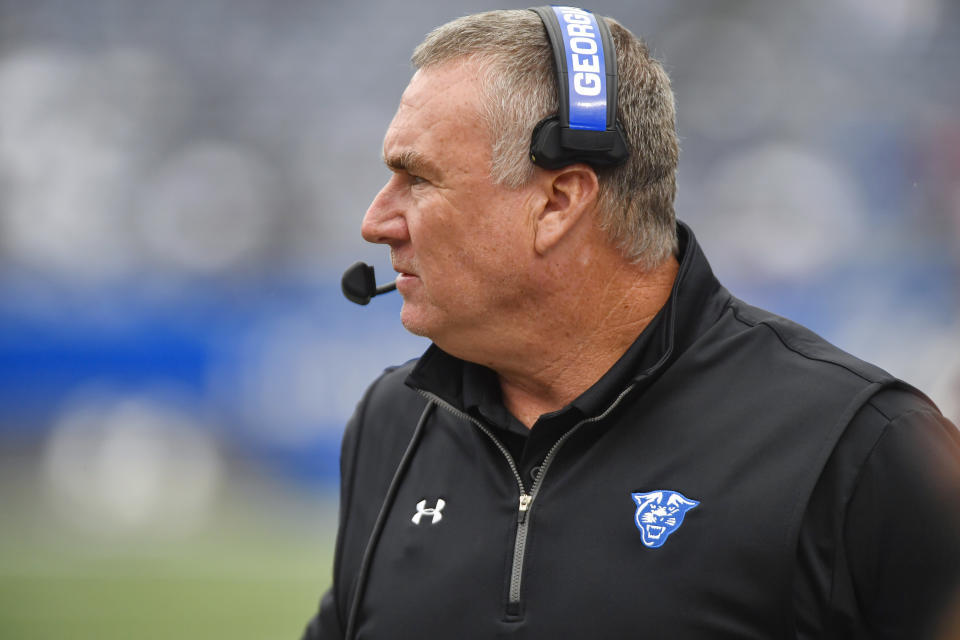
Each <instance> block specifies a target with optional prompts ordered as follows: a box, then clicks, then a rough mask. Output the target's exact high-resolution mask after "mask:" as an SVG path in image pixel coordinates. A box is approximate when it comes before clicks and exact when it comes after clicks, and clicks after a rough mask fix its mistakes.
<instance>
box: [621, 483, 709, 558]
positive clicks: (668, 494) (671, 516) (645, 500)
mask: <svg viewBox="0 0 960 640" xmlns="http://www.w3.org/2000/svg"><path fill="white" fill-rule="evenodd" d="M632 495H633V501H634V502H636V503H637V513H636V515H634V517H633V520H634V522H635V523H636V525H637V529H640V534H641V535H642V537H643V544H644V545H646V546H647V547H649V548H651V549H656V548H657V547H660V546H663V543H664V542H666V541H667V537H668V536H669V535H670V534H671V533H673V532H674V531H676V530H677V529H679V528H680V525H681V524H683V516H684V514H686V512H687V511H689V510H690V509H693V508H694V507H695V506H697V505H698V504H700V503H699V502H698V501H696V500H691V499H690V498H688V497H686V496H685V495H683V494H682V493H678V492H676V491H662V490H661V491H649V492H647V493H634V494H632Z"/></svg>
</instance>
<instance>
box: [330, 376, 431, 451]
mask: <svg viewBox="0 0 960 640" xmlns="http://www.w3.org/2000/svg"><path fill="white" fill-rule="evenodd" d="M416 363H417V360H416V359H414V360H411V361H409V362H407V363H405V364H403V365H399V366H395V367H388V368H387V369H385V370H384V371H383V373H382V374H380V376H379V377H377V379H376V380H374V381H373V383H371V385H370V386H369V387H368V388H367V391H366V393H365V394H364V396H363V399H361V400H360V403H359V404H358V405H357V409H356V411H355V412H354V415H353V417H352V418H351V419H350V421H349V423H348V424H347V428H346V431H345V432H344V453H346V451H347V449H351V450H353V451H352V453H355V452H356V450H359V449H361V448H362V449H364V450H365V451H367V452H368V455H374V456H386V457H391V456H392V455H394V453H395V451H396V450H397V449H398V448H399V449H400V450H401V451H402V448H403V447H404V446H405V445H406V442H407V441H408V440H409V438H410V435H411V434H412V433H413V429H414V427H415V426H416V423H417V420H418V418H419V416H420V413H421V412H422V411H423V408H424V407H425V406H426V403H427V401H426V399H425V398H424V397H423V396H421V395H420V394H419V393H417V392H416V391H414V390H413V389H411V388H410V387H408V386H407V385H406V384H405V381H406V379H407V376H409V374H410V372H411V371H412V370H413V368H414V366H415V365H416ZM351 457H352V456H351Z"/></svg>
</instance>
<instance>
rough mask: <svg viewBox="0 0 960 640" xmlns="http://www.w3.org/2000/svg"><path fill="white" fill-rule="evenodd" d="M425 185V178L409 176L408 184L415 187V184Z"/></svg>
mask: <svg viewBox="0 0 960 640" xmlns="http://www.w3.org/2000/svg"><path fill="white" fill-rule="evenodd" d="M426 183H427V179H426V178H422V177H420V176H415V175H413V174H410V184H413V185H416V184H426Z"/></svg>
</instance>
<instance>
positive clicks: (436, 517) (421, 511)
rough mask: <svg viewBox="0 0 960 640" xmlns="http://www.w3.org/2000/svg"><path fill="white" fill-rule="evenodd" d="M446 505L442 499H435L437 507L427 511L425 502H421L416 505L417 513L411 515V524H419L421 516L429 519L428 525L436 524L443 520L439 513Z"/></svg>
mask: <svg viewBox="0 0 960 640" xmlns="http://www.w3.org/2000/svg"><path fill="white" fill-rule="evenodd" d="M446 504H447V503H446V502H444V501H443V498H437V506H435V507H430V508H429V509H428V508H427V501H426V500H421V501H420V502H418V503H417V512H416V513H415V514H413V524H420V518H422V517H423V516H429V517H430V524H437V523H438V522H440V520H441V519H442V518H443V514H442V513H440V512H441V511H443V507H444V505H446Z"/></svg>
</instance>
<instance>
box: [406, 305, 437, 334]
mask: <svg viewBox="0 0 960 640" xmlns="http://www.w3.org/2000/svg"><path fill="white" fill-rule="evenodd" d="M400 323H401V324H402V325H403V328H404V329H406V330H407V331H409V332H410V333H412V334H413V335H415V336H420V337H422V338H430V337H431V331H430V324H429V323H428V322H426V319H425V318H424V317H423V314H422V313H420V311H419V310H418V309H417V308H416V305H412V304H410V303H409V302H406V301H404V303H403V308H402V309H401V310H400Z"/></svg>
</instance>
